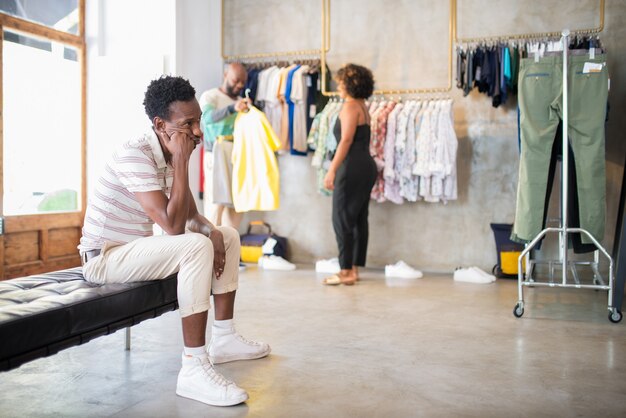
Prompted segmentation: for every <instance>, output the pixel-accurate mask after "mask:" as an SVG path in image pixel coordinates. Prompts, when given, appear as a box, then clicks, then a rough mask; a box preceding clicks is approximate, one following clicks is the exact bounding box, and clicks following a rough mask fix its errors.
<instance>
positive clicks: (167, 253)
mask: <svg viewBox="0 0 626 418" xmlns="http://www.w3.org/2000/svg"><path fill="white" fill-rule="evenodd" d="M217 229H218V230H219V231H220V232H222V234H223V235H224V246H225V248H226V264H225V266H224V272H223V274H222V275H221V277H220V278H219V279H218V278H216V277H215V275H214V274H213V243H212V242H211V240H209V239H208V238H207V237H206V236H204V235H202V234H197V233H187V234H181V235H159V236H153V237H146V238H139V239H136V240H134V241H131V242H129V243H127V244H124V245H117V246H115V245H110V244H109V243H106V244H105V245H104V247H103V248H102V252H101V253H100V255H99V256H97V257H94V258H92V259H90V260H89V261H88V262H87V263H85V265H84V266H83V275H84V276H85V279H86V280H87V281H89V282H93V283H99V284H100V283H129V282H141V281H148V280H159V279H164V278H166V277H168V276H170V275H172V274H174V273H178V288H177V292H178V305H179V307H180V315H181V317H185V316H189V315H192V314H197V313H201V312H205V311H207V310H208V309H209V308H210V307H211V302H210V296H211V293H213V294H222V293H229V292H232V291H235V290H237V287H238V284H239V256H240V240H239V233H238V232H237V231H236V230H234V229H233V228H230V227H218V228H217Z"/></svg>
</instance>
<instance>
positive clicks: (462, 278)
mask: <svg viewBox="0 0 626 418" xmlns="http://www.w3.org/2000/svg"><path fill="white" fill-rule="evenodd" d="M454 280H455V281H457V282H467V283H479V284H489V283H493V282H495V281H496V278H495V276H492V275H491V274H488V273H486V272H484V271H483V270H481V269H479V268H478V267H469V268H460V269H457V270H455V271H454Z"/></svg>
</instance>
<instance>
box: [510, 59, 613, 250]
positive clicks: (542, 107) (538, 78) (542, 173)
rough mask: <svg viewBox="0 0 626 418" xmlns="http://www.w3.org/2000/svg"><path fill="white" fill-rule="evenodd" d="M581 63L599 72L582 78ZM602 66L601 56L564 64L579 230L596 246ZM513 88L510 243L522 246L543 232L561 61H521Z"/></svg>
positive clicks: (604, 86)
mask: <svg viewBox="0 0 626 418" xmlns="http://www.w3.org/2000/svg"><path fill="white" fill-rule="evenodd" d="M585 63H598V64H601V69H600V70H598V71H597V72H584V71H583V68H584V65H585ZM605 63H606V55H599V56H596V57H595V58H594V59H593V60H592V59H589V56H588V55H583V56H572V57H569V58H568V86H569V89H568V93H569V96H568V129H569V141H570V144H571V147H572V150H573V153H574V159H575V169H576V179H577V184H578V207H579V214H580V227H581V228H583V229H586V230H587V231H589V232H590V233H591V235H593V236H594V238H596V239H597V240H598V241H600V240H602V238H603V237H604V224H605V212H606V169H605V155H604V152H605V151H604V149H605V147H604V121H605V117H606V104H607V96H608V71H607V68H606V64H605ZM518 85H519V109H520V135H521V155H520V167H519V183H518V188H517V208H516V211H515V224H514V226H513V234H512V237H511V238H512V239H513V240H516V241H522V242H527V241H530V240H532V239H533V238H534V237H535V236H536V235H537V234H539V232H541V229H542V227H543V213H544V206H545V199H546V189H547V184H548V171H549V166H550V158H551V155H552V145H553V142H554V139H555V136H556V132H557V128H558V125H559V122H560V121H561V120H562V118H563V109H562V102H563V58H562V57H561V56H552V57H544V58H541V59H540V60H539V62H535V60H534V58H526V59H524V60H522V62H521V67H520V74H519V82H518ZM563 152H567V150H564V151H563ZM571 163H572V164H573V163H574V162H571ZM582 241H583V242H584V243H589V242H590V240H589V239H588V238H587V236H586V235H582Z"/></svg>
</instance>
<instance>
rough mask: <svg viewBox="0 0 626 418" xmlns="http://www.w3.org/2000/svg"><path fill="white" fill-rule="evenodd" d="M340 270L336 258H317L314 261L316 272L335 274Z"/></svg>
mask: <svg viewBox="0 0 626 418" xmlns="http://www.w3.org/2000/svg"><path fill="white" fill-rule="evenodd" d="M340 270H341V267H340V266H339V259H338V258H331V259H329V260H318V261H316V262H315V271H316V272H317V273H328V274H337V273H339V271H340Z"/></svg>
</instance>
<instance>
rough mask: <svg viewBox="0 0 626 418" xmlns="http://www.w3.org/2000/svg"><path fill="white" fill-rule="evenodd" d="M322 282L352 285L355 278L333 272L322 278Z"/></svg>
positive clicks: (333, 284) (335, 284)
mask: <svg viewBox="0 0 626 418" xmlns="http://www.w3.org/2000/svg"><path fill="white" fill-rule="evenodd" d="M322 283H323V284H325V285H327V286H337V285H340V284H344V285H346V286H352V285H353V284H355V283H356V280H355V279H352V278H341V277H340V276H339V275H338V274H333V275H332V276H330V277H327V278H325V279H324V280H322Z"/></svg>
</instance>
